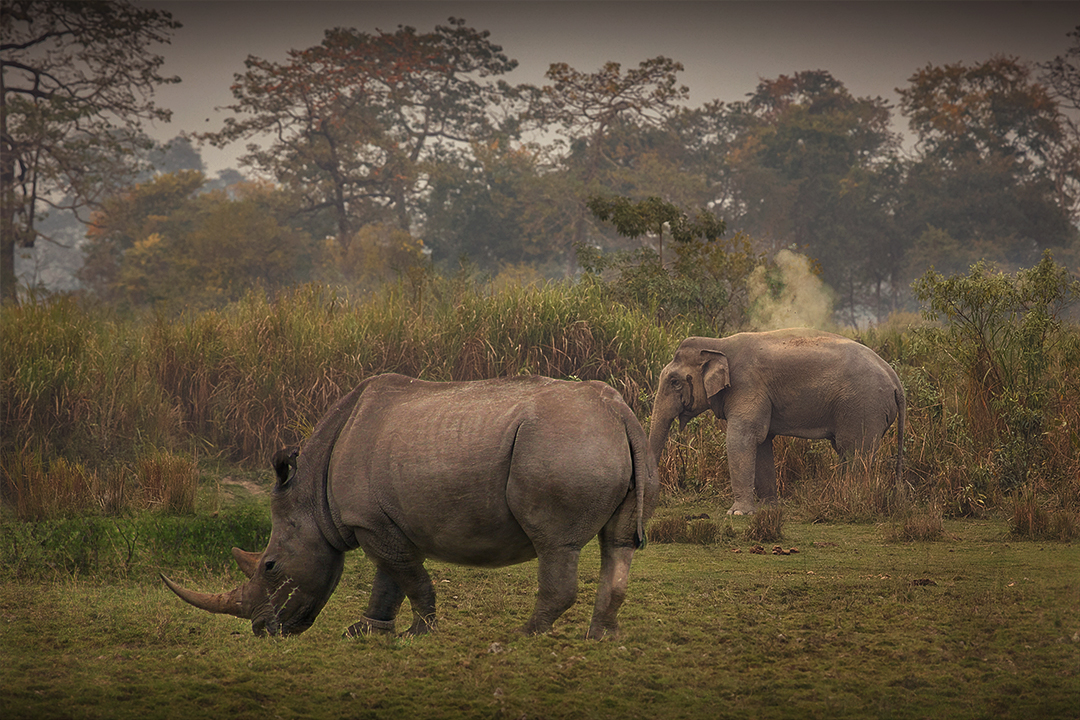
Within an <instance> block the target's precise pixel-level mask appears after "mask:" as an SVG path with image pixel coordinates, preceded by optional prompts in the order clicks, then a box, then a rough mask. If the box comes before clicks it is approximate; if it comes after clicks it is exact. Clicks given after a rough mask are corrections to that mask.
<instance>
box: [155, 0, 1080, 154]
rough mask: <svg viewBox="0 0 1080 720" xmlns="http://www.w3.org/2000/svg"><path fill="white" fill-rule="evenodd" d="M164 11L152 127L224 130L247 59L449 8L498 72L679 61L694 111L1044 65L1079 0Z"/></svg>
mask: <svg viewBox="0 0 1080 720" xmlns="http://www.w3.org/2000/svg"><path fill="white" fill-rule="evenodd" d="M138 4H139V5H144V6H148V7H155V8H161V9H165V10H168V11H169V12H171V13H172V14H173V17H174V19H176V20H178V21H179V22H181V23H182V24H183V25H184V27H183V28H181V29H180V30H178V31H177V32H176V34H175V35H174V37H173V42H172V44H171V45H169V46H165V47H163V48H159V52H161V54H162V55H163V56H164V57H165V58H166V64H165V67H164V73H165V74H175V75H179V76H180V77H181V78H182V79H183V81H182V82H181V83H180V84H179V85H174V86H167V87H165V88H163V89H161V90H160V91H159V92H158V94H157V96H156V99H157V101H158V103H159V104H160V105H161V106H163V107H167V108H170V109H171V110H172V111H173V120H172V122H171V123H169V124H168V125H161V126H158V127H157V128H155V129H154V132H153V134H154V135H155V136H156V137H157V138H159V139H161V140H167V139H169V138H171V137H173V136H175V135H177V134H179V133H180V132H181V131H209V130H217V129H219V128H220V127H221V121H222V119H223V118H224V117H226V116H227V114H228V113H227V112H225V111H218V110H216V109H215V108H217V107H219V106H223V105H227V104H229V103H230V102H231V101H232V96H231V94H230V92H229V85H230V84H231V82H232V78H233V74H234V73H238V72H241V71H242V70H243V63H244V58H245V57H247V55H249V54H251V55H256V56H258V57H262V58H267V59H271V60H283V59H284V58H285V53H286V51H288V50H289V49H291V48H306V47H310V46H312V45H317V44H318V43H319V42H321V40H322V37H323V30H325V29H327V28H331V27H337V26H343V27H354V28H357V29H359V30H362V31H367V32H374V31H375V30H376V29H381V30H384V31H387V32H393V31H394V30H396V29H397V26H398V25H411V26H413V27H415V28H417V29H418V30H419V31H421V32H423V31H426V30H430V29H431V28H433V27H434V26H435V25H436V24H441V23H445V22H446V20H447V18H449V17H450V16H454V17H459V18H464V19H465V20H466V21H467V24H468V25H469V26H470V27H474V28H477V29H481V30H490V31H491V40H492V41H493V42H494V43H496V44H499V45H502V46H503V49H504V51H505V52H506V54H507V55H508V56H510V57H512V58H516V59H517V60H518V61H519V63H520V65H519V67H518V69H517V70H515V71H514V72H512V73H510V74H509V75H508V76H506V77H505V78H504V79H505V80H507V81H508V82H510V83H514V84H518V83H533V84H538V85H539V84H543V82H544V72H545V71H546V70H547V68H548V66H549V65H550V64H551V63H553V62H566V63H569V64H570V65H571V66H572V67H574V68H576V69H578V70H581V71H584V72H592V71H595V70H597V69H598V68H599V67H600V66H601V65H602V64H603V63H605V62H607V61H609V60H614V61H616V62H619V63H622V64H623V66H624V68H625V67H632V66H636V65H637V64H638V63H639V62H640V61H642V60H645V59H647V58H651V57H655V56H657V55H665V56H667V57H670V58H673V59H675V60H678V61H680V62H681V63H682V64H683V65H684V66H685V67H686V71H685V72H684V73H682V75H681V76H680V78H681V80H682V82H683V84H685V85H688V86H689V87H690V93H691V97H690V102H691V104H692V105H693V106H697V105H701V104H703V103H705V102H708V101H709V100H712V99H716V98H719V99H721V100H725V101H734V100H740V99H742V98H744V97H745V96H746V94H747V93H749V92H751V91H753V89H754V88H755V87H756V85H757V83H758V81H759V80H760V79H762V78H775V77H777V76H778V75H782V74H789V75H790V74H792V73H794V72H797V71H801V70H819V69H820V70H828V71H829V72H831V73H832V74H833V76H834V77H835V78H837V79H838V80H840V81H841V82H843V83H844V84H845V85H846V86H847V88H848V89H849V90H850V91H851V92H852V93H853V94H854V95H857V96H881V97H884V98H886V99H887V100H890V101H891V102H894V103H895V101H896V99H897V98H896V94H895V92H894V91H895V88H897V87H902V86H906V85H907V80H908V78H909V77H910V76H911V75H912V73H913V72H914V71H916V70H917V69H919V68H921V67H924V66H926V65H928V64H933V65H944V64H947V63H955V62H964V63H968V64H971V63H976V62H981V61H984V60H987V59H989V58H990V57H991V56H993V55H995V54H1006V55H1015V56H1019V57H1020V58H1022V59H1024V60H1029V61H1044V60H1048V59H1050V58H1052V57H1054V56H1055V55H1060V54H1062V53H1064V52H1065V50H1066V49H1067V48H1068V47H1069V39H1068V38H1067V37H1066V34H1067V33H1068V32H1070V31H1071V30H1072V29H1073V28H1075V27H1076V26H1077V25H1080V4H1078V3H1076V2H1064V1H1061V2H978V1H966V2H888V1H867V0H863V1H861V2H858V1H854V0H849V1H848V2H818V1H816V0H801V1H798V2H779V1H778V2H760V1H759V2H729V1H723V0H712V1H698V2H683V1H680V0H637V1H633V2H630V1H627V0H619V1H611V2H589V1H573V0H561V1H558V2H551V1H548V0H532V1H524V0H517V1H512V0H487V1H486V2H476V1H473V2H456V1H455V0H428V1H426V2H421V1H413V0H394V1H390V2H388V1H385V0H336V1H327V2H301V1H297V0H236V1H232V2H220V1H216V0H215V1H213V2H210V1H208V0H173V1H172V2H139V3H138ZM241 145H242V143H236V144H234V145H233V146H231V147H230V148H227V149H226V150H224V151H219V150H215V149H214V148H211V147H209V146H206V147H203V148H202V153H203V159H204V160H205V161H206V163H207V166H208V169H209V170H210V171H211V174H213V173H214V172H216V171H218V170H220V169H222V168H224V167H228V166H235V165H236V162H235V157H236V156H237V155H239V154H240V153H241V152H242V150H243V148H242V147H241Z"/></svg>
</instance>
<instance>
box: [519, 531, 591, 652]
mask: <svg viewBox="0 0 1080 720" xmlns="http://www.w3.org/2000/svg"><path fill="white" fill-rule="evenodd" d="M580 554H581V550H580V549H577V548H572V547H557V548H552V549H548V550H544V551H537V554H536V558H537V561H538V562H537V565H538V568H537V572H536V574H537V578H538V580H539V584H540V589H539V591H538V592H537V594H536V608H535V609H534V610H533V614H532V617H531V618H529V622H527V623H525V627H523V628H522V632H524V633H525V634H526V635H539V634H542V633H546V632H549V631H550V630H551V625H552V623H554V622H555V620H556V619H558V617H559V616H560V615H562V614H563V613H564V612H566V611H567V609H568V608H569V607H570V606H571V605H573V604H574V600H575V599H576V598H577V567H578V556H579V555H580Z"/></svg>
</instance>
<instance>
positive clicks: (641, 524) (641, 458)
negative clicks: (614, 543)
mask: <svg viewBox="0 0 1080 720" xmlns="http://www.w3.org/2000/svg"><path fill="white" fill-rule="evenodd" d="M623 422H624V423H625V425H626V438H627V440H629V441H630V455H631V457H632V458H633V462H634V479H633V483H634V489H635V490H636V495H637V535H636V537H635V538H634V546H635V547H636V548H637V549H638V550H642V549H644V548H645V546H646V545H647V544H648V542H649V539H648V537H646V535H645V504H646V502H647V499H646V492H647V491H650V490H653V489H655V492H651V493H650V495H652V496H655V495H656V494H658V493H659V479H658V474H657V469H656V467H655V465H654V463H653V459H652V454H651V453H650V452H649V443H648V440H647V439H646V437H645V431H644V430H642V429H641V424H640V423H638V421H637V418H636V417H634V414H633V413H632V412H631V411H630V408H626V409H625V411H624V415H623ZM654 486H655V487H654Z"/></svg>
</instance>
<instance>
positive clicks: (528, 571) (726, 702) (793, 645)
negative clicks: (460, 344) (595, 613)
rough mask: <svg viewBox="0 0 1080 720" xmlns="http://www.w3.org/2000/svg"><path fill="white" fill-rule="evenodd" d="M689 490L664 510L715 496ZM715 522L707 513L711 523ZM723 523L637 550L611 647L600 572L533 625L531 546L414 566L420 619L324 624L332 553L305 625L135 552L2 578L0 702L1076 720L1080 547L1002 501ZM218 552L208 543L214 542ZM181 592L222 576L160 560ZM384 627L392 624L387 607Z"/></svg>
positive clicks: (457, 714) (95, 714)
mask: <svg viewBox="0 0 1080 720" xmlns="http://www.w3.org/2000/svg"><path fill="white" fill-rule="evenodd" d="M714 500H715V499H710V498H708V497H702V496H698V497H697V498H696V499H691V500H683V501H681V502H680V503H679V504H677V505H673V504H672V503H671V502H670V501H669V502H668V503H667V505H666V506H665V507H662V508H661V511H660V512H661V513H666V514H669V515H670V514H672V513H684V512H685V513H699V512H706V513H710V514H713V515H714V516H715V515H718V514H722V509H721V507H720V506H719V503H718V502H714ZM725 522H726V521H725ZM746 523H747V519H745V518H737V519H735V521H734V526H733V529H734V530H735V537H734V538H732V537H730V535H731V534H730V533H728V534H726V536H725V537H726V539H724V540H722V541H720V542H718V543H715V544H710V545H691V544H662V543H658V542H653V543H650V545H649V546H648V547H647V548H646V549H645V550H644V551H642V552H640V553H638V554H637V555H636V557H635V560H634V568H633V572H632V576H631V582H630V591H629V596H628V598H627V601H626V604H625V605H624V607H623V611H622V613H621V616H620V617H621V623H622V633H621V636H620V638H619V639H617V640H615V641H611V642H595V641H586V640H584V639H583V635H584V633H585V629H586V627H587V624H588V618H589V615H590V613H591V609H592V601H593V596H594V593H595V589H596V575H597V570H598V562H599V559H598V550H597V548H596V545H595V542H594V543H593V544H591V545H589V546H588V547H586V549H585V551H584V552H583V554H582V563H581V572H580V582H579V588H580V593H579V596H578V602H577V603H576V604H575V605H574V607H573V608H571V610H570V611H569V612H568V613H567V614H566V615H565V616H564V617H563V618H562V619H561V620H560V621H559V622H558V623H557V624H556V629H555V631H554V632H553V633H551V634H550V635H547V636H542V637H520V636H518V635H517V634H516V629H517V628H518V627H519V626H520V625H521V624H522V623H524V621H525V620H526V619H527V617H528V615H529V613H530V612H531V608H532V602H533V597H534V593H535V591H536V586H535V576H534V575H535V563H528V564H525V565H520V566H514V567H510V568H505V569H500V570H476V569H469V568H461V567H457V566H451V565H445V564H440V563H428V567H429V570H430V571H431V574H432V576H433V578H434V580H435V584H436V588H437V592H438V594H439V606H438V607H439V616H440V630H439V632H438V633H437V634H435V635H432V636H428V637H423V638H417V639H410V638H397V637H372V638H367V639H363V640H343V639H342V638H341V632H342V630H343V629H344V628H345V627H346V626H347V625H349V624H350V623H352V622H354V621H356V620H357V619H358V618H359V616H360V614H361V612H362V611H363V608H364V607H365V605H366V595H367V592H368V591H369V589H370V583H371V580H372V576H373V570H372V567H371V565H370V564H369V563H367V561H366V560H365V559H364V558H363V556H362V554H361V553H360V551H356V552H354V553H351V554H350V555H349V556H348V557H349V560H348V562H347V565H346V571H345V576H344V577H343V580H342V582H341V585H340V586H339V587H338V589H337V591H336V593H335V594H334V596H333V597H332V599H331V600H330V602H329V604H328V605H327V607H326V608H325V609H324V611H323V612H322V614H321V615H320V616H319V618H318V620H317V621H316V623H315V625H314V626H313V627H312V628H311V629H310V630H309V631H308V632H306V633H304V634H303V635H300V636H296V637H291V638H286V639H266V638H256V637H254V636H253V635H252V634H251V631H250V628H249V625H248V623H247V622H245V621H242V620H238V619H235V618H232V617H227V616H214V615H210V614H207V613H204V612H202V611H199V610H196V609H195V608H192V607H190V606H187V605H185V604H183V603H182V602H181V601H180V600H179V599H177V598H176V597H175V596H173V595H172V594H171V593H169V591H168V590H167V589H166V588H165V587H164V586H163V585H162V584H161V583H160V581H158V580H157V578H156V576H155V575H154V574H153V570H154V568H150V567H147V566H141V565H136V566H134V569H133V570H132V571H131V572H130V573H129V574H128V576H127V577H126V578H124V579H120V580H117V579H111V580H109V581H102V580H96V579H94V578H89V579H85V580H79V579H74V580H72V579H69V580H66V581H54V582H44V581H26V580H11V581H8V582H5V583H4V584H2V585H0V653H2V655H3V657H4V661H3V663H0V717H3V718H5V719H6V720H14V719H18V718H140V719H145V718H189V717H230V718H533V719H535V718H609V717H610V718H615V717H619V718H718V717H733V718H766V717H769V718H771V717H789V718H813V717H827V718H838V717H841V718H842V717H852V718H854V717H860V718H862V717H882V718H923V717H934V718H946V717H963V718H974V717H995V718H1036V717H1038V718H1075V717H1078V716H1080V545H1078V544H1077V543H1076V542H1071V543H1057V542H1045V543H1043V542H1030V541H1016V540H1014V539H1012V538H1011V537H1010V536H1009V535H1008V528H1007V524H1006V523H1005V521H1003V520H994V519H983V520H973V519H964V520H945V523H944V533H943V535H942V539H940V540H938V541H935V542H919V543H903V542H888V541H886V539H885V538H887V537H888V536H889V535H890V533H889V531H888V527H887V524H808V523H800V522H791V521H789V522H786V523H785V525H784V537H783V540H782V541H779V542H778V543H776V544H780V545H781V546H782V547H783V548H784V549H786V550H790V548H792V547H794V548H797V549H798V551H799V552H798V553H795V554H791V555H774V554H772V553H771V552H770V551H771V549H772V547H771V544H769V543H766V547H765V551H766V554H754V553H752V552H751V551H750V550H751V548H752V546H753V545H754V544H755V543H753V542H751V541H747V540H744V539H743V536H742V532H743V530H744V528H745V525H746ZM226 550H227V548H226ZM161 569H162V570H164V571H166V572H169V573H173V574H174V577H176V578H177V579H178V580H180V581H181V582H183V583H185V584H188V585H189V586H191V587H193V588H198V589H202V590H208V591H213V590H217V589H219V588H225V587H228V586H233V585H236V584H238V583H239V582H240V575H239V573H238V572H236V573H222V572H214V571H210V570H206V569H192V568H191V567H190V566H188V565H184V566H181V565H177V566H174V567H163V568H161ZM399 625H400V627H399V629H404V627H405V624H404V622H399Z"/></svg>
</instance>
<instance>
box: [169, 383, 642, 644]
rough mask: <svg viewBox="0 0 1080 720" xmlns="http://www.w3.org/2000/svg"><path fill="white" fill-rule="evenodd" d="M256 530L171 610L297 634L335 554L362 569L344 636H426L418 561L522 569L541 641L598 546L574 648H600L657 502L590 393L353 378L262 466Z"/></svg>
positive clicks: (538, 386)
mask: <svg viewBox="0 0 1080 720" xmlns="http://www.w3.org/2000/svg"><path fill="white" fill-rule="evenodd" d="M273 465H274V470H275V473H276V476H277V477H276V481H275V484H274V489H273V491H272V494H271V519H272V530H271V535H270V540H269V542H268V544H267V546H266V549H265V550H264V551H263V552H262V553H253V552H245V551H242V550H239V549H237V548H233V556H234V557H235V558H236V560H237V562H238V564H239V565H240V568H241V570H243V571H244V573H245V574H246V575H247V576H248V580H247V581H246V582H245V583H244V584H242V585H241V586H240V587H238V588H236V589H234V590H231V591H229V592H224V593H216V594H210V593H199V592H194V591H190V590H187V589H185V588H183V587H181V586H179V585H178V584H176V583H175V582H173V581H172V580H170V579H169V578H167V577H165V576H164V575H162V579H163V580H164V582H165V584H166V585H167V586H168V587H169V588H170V589H171V590H172V591H173V592H175V593H176V594H177V595H178V596H180V598H182V599H183V600H185V601H187V602H188V603H191V604H192V605H194V606H196V607H199V608H201V609H203V610H208V611H210V612H213V613H227V614H231V615H235V616H237V617H241V618H245V619H249V620H251V627H252V630H253V632H254V633H255V634H256V635H264V634H269V635H277V634H281V635H290V634H298V633H301V632H303V631H304V630H306V629H307V628H308V627H310V626H311V625H312V624H313V623H314V621H315V618H316V616H317V615H318V614H319V612H320V610H321V609H322V608H323V606H324V605H325V603H326V602H327V600H328V599H329V597H330V595H331V593H333V591H334V588H335V587H336V586H337V584H338V580H339V579H340V577H341V574H342V569H343V565H344V560H343V558H344V554H345V552H346V551H348V550H352V549H355V548H362V549H363V551H364V554H365V555H366V556H367V557H368V558H369V559H370V560H371V561H372V562H373V564H374V566H375V577H374V580H373V585H372V590H371V596H370V601H369V603H368V606H367V611H366V613H365V614H364V616H363V617H362V619H361V620H360V621H359V622H357V623H354V624H353V625H351V626H349V628H347V629H346V631H345V635H346V636H351V637H356V636H360V635H364V634H368V633H371V632H382V633H392V632H394V625H395V617H396V615H397V612H398V609H399V607H400V606H401V604H402V601H403V600H404V599H405V598H406V597H408V599H409V602H410V605H411V606H412V625H411V626H410V627H409V629H408V631H407V634H409V635H421V634H424V633H427V632H430V631H433V630H435V628H436V619H435V590H434V587H433V585H432V582H431V578H430V576H429V575H428V573H427V571H426V570H425V569H424V560H425V558H428V557H430V558H435V559H438V560H442V561H445V562H449V563H456V564H462V565H471V566H480V567H502V566H506V565H511V564H515V563H521V562H526V561H529V560H532V559H533V558H536V559H537V561H538V563H537V565H538V567H537V576H538V579H539V592H538V594H537V598H536V604H535V608H534V611H533V613H532V616H531V617H530V618H529V620H528V622H527V623H526V624H525V626H524V628H523V631H524V632H525V633H526V634H539V633H545V632H548V631H550V630H551V628H552V624H553V623H554V622H555V620H556V619H557V618H558V617H559V616H560V615H562V614H563V613H564V612H565V611H566V610H567V609H568V608H569V607H570V606H571V605H572V604H573V603H574V601H575V599H576V595H577V567H578V557H579V553H580V552H581V549H582V547H584V546H585V544H586V543H588V542H589V541H590V540H591V539H592V538H593V537H595V536H598V537H599V544H600V554H601V560H600V581H599V584H598V590H597V594H596V605H595V609H594V612H593V616H592V621H591V624H590V626H589V629H588V632H587V633H586V637H590V638H604V637H614V636H616V635H617V633H618V623H617V614H618V611H619V608H620V606H621V605H622V603H623V600H624V598H625V595H626V590H627V584H628V579H629V572H630V563H631V559H632V557H633V554H634V551H635V549H637V548H640V547H643V546H644V544H645V531H644V528H645V523H646V522H647V521H648V519H649V517H650V516H651V515H652V512H653V509H654V508H655V506H656V503H657V499H658V497H659V480H658V474H657V470H656V464H655V462H654V461H653V460H652V458H651V457H650V455H649V452H648V443H647V440H646V437H645V431H644V430H643V429H642V427H641V425H640V424H639V423H638V421H637V418H636V417H635V416H634V414H633V413H632V412H631V410H630V408H628V407H627V406H626V404H625V402H623V399H622V396H621V395H619V393H618V392H617V391H615V390H614V389H613V388H611V387H610V386H608V385H605V384H604V383H601V382H571V381H562V380H553V379H550V378H544V377H538V376H534V377H521V378H503V379H492V380H482V381H472V382H427V381H421V380H417V379H414V378H410V377H405V376H403V375H397V374H386V375H378V376H375V377H372V378H369V379H367V380H365V381H364V382H362V383H361V384H360V385H359V386H358V387H357V388H356V389H354V390H353V391H352V392H350V393H349V394H347V395H346V396H345V397H343V398H342V399H341V400H339V401H338V402H337V403H336V404H335V405H334V406H333V408H332V409H331V410H330V411H329V412H328V413H327V414H326V415H325V416H324V417H323V418H322V419H321V420H320V421H319V423H318V425H317V426H316V427H315V430H314V431H313V433H312V435H311V436H310V438H309V439H308V440H307V441H306V442H305V443H304V444H303V445H302V446H301V447H300V448H299V449H298V450H297V449H295V448H294V449H286V450H283V451H281V452H278V453H277V454H276V455H275V456H274V459H273Z"/></svg>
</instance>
